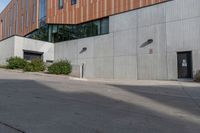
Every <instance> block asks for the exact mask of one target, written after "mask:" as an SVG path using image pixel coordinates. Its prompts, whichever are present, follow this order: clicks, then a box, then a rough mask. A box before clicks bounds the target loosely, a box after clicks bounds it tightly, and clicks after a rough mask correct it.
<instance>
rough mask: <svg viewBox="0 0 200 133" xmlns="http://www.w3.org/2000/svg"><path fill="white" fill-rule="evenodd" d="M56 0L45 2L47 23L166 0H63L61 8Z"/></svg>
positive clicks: (74, 20) (72, 21)
mask: <svg viewBox="0 0 200 133" xmlns="http://www.w3.org/2000/svg"><path fill="white" fill-rule="evenodd" d="M56 1H58V0H48V2H47V23H60V24H79V23H83V22H86V21H90V20H94V19H98V18H103V17H106V16H110V15H114V14H118V13H122V12H125V11H129V10H133V9H137V8H141V7H145V6H150V5H153V4H157V3H161V2H164V1H166V0H77V3H76V4H74V5H72V4H71V0H64V1H63V2H64V6H63V9H59V8H58V4H55V3H56Z"/></svg>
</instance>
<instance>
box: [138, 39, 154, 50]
mask: <svg viewBox="0 0 200 133" xmlns="http://www.w3.org/2000/svg"><path fill="white" fill-rule="evenodd" d="M151 43H153V39H149V40H147V41H146V42H144V43H143V44H142V45H141V46H140V48H143V47H146V46H148V45H149V44H151Z"/></svg>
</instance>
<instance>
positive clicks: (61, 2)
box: [58, 0, 64, 9]
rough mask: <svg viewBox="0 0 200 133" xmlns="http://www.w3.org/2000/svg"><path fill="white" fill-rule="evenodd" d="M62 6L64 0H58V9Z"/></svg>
mask: <svg viewBox="0 0 200 133" xmlns="http://www.w3.org/2000/svg"><path fill="white" fill-rule="evenodd" d="M63 7H64V1H63V0H58V9H63Z"/></svg>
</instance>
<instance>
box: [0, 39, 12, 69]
mask: <svg viewBox="0 0 200 133" xmlns="http://www.w3.org/2000/svg"><path fill="white" fill-rule="evenodd" d="M13 44H14V38H13V37H11V38H9V39H6V40H3V41H0V65H5V64H6V60H7V59H8V58H10V57H12V56H14V45H13Z"/></svg>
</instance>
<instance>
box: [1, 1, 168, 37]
mask: <svg viewBox="0 0 200 133" xmlns="http://www.w3.org/2000/svg"><path fill="white" fill-rule="evenodd" d="M59 1H60V0H46V3H45V4H46V6H45V8H46V23H47V24H80V23H84V22H87V21H91V20H96V19H99V18H104V17H107V16H111V15H114V14H118V13H122V12H125V11H129V10H134V9H137V8H141V7H144V6H150V5H153V4H158V3H161V2H164V1H167V0H76V4H72V0H61V1H62V2H63V7H62V8H59V6H58V2H59ZM40 3H41V0H12V1H11V2H10V3H9V4H8V5H7V7H6V8H5V9H4V10H3V11H2V13H0V40H2V39H5V38H8V37H10V36H12V35H20V36H25V35H27V34H29V33H31V32H32V31H34V30H36V29H38V28H39V19H40V13H41V11H40V10H41V8H40Z"/></svg>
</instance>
